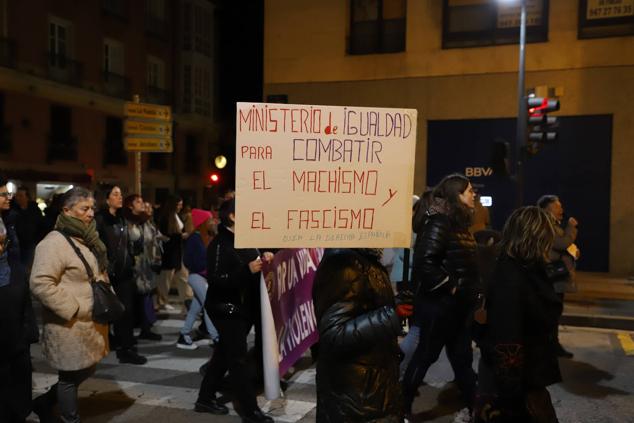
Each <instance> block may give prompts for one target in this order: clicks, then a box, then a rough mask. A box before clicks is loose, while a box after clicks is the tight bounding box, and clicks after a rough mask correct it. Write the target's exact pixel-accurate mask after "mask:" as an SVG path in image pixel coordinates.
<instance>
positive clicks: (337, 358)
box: [313, 249, 402, 423]
mask: <svg viewBox="0 0 634 423" xmlns="http://www.w3.org/2000/svg"><path fill="white" fill-rule="evenodd" d="M381 252H382V250H380V249H376V250H375V249H351V250H336V251H334V252H333V253H332V254H330V255H328V256H326V257H325V258H324V259H323V260H322V262H321V264H320V265H319V268H318V269H317V273H316V275H315V281H314V284H313V302H314V305H315V315H316V318H317V325H318V328H319V339H320V341H319V342H320V350H319V356H318V359H317V422H318V423H330V422H384V423H387V422H400V421H401V413H402V404H401V390H400V386H399V383H398V376H399V367H398V365H399V358H398V355H399V349H398V344H397V336H398V334H399V332H400V330H401V327H400V319H399V316H398V315H397V312H396V308H395V303H394V294H393V291H392V287H391V284H390V279H389V277H388V275H387V272H386V270H385V268H384V267H383V265H381V263H380V258H381Z"/></svg>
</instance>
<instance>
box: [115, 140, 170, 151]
mask: <svg viewBox="0 0 634 423" xmlns="http://www.w3.org/2000/svg"><path fill="white" fill-rule="evenodd" d="M125 149H126V150H128V151H141V152H144V153H156V152H161V153H171V152H172V151H173V150H174V149H173V146H172V140H171V139H170V138H161V137H133V136H126V137H125Z"/></svg>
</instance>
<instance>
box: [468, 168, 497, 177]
mask: <svg viewBox="0 0 634 423" xmlns="http://www.w3.org/2000/svg"><path fill="white" fill-rule="evenodd" d="M464 174H465V176H466V177H468V178H471V177H476V178H477V177H480V176H491V175H493V169H492V168H490V167H466V168H465V170H464Z"/></svg>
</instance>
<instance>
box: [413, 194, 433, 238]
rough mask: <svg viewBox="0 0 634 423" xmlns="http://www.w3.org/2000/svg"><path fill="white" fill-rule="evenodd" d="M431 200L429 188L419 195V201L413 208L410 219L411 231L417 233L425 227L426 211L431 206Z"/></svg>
mask: <svg viewBox="0 0 634 423" xmlns="http://www.w3.org/2000/svg"><path fill="white" fill-rule="evenodd" d="M432 199H433V190H432V189H431V188H429V187H427V188H425V191H424V192H423V193H422V194H421V196H420V199H419V200H418V202H417V203H416V205H415V206H414V215H413V217H412V230H413V231H414V232H416V233H419V232H420V231H421V230H422V229H423V227H424V226H425V221H426V220H427V211H428V210H429V207H430V206H431V202H432Z"/></svg>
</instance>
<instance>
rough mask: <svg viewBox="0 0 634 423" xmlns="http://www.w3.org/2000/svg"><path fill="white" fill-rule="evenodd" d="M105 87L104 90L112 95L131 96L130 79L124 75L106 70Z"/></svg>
mask: <svg viewBox="0 0 634 423" xmlns="http://www.w3.org/2000/svg"><path fill="white" fill-rule="evenodd" d="M103 88H104V92H105V93H106V94H108V95H110V96H112V97H118V98H122V99H129V98H130V80H129V79H128V78H126V77H125V76H123V75H119V74H117V73H113V72H108V71H104V72H103Z"/></svg>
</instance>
